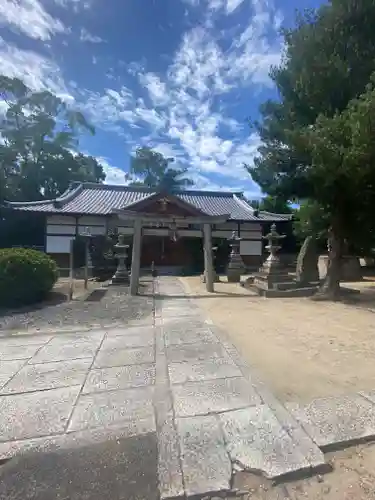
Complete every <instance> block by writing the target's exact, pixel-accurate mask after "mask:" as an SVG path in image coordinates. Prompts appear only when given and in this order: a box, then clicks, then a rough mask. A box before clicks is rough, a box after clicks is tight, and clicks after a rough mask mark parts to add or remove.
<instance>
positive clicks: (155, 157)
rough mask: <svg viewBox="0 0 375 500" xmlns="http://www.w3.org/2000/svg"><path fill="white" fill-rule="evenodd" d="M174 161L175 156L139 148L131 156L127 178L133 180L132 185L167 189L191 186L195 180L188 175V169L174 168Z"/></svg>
mask: <svg viewBox="0 0 375 500" xmlns="http://www.w3.org/2000/svg"><path fill="white" fill-rule="evenodd" d="M173 162H174V158H165V157H164V156H163V155H162V154H161V153H158V152H157V151H153V150H152V149H150V148H138V149H137V150H136V153H135V155H134V156H132V157H131V164H130V174H129V175H127V179H128V180H133V182H132V184H131V185H135V186H147V187H150V188H157V189H162V190H166V191H169V190H172V189H184V188H186V187H189V186H191V185H192V184H193V182H192V181H191V180H190V179H188V178H187V177H186V174H187V172H188V169H187V168H180V167H178V168H172V167H171V166H170V165H171V163H173ZM134 179H141V180H137V181H135V180H134Z"/></svg>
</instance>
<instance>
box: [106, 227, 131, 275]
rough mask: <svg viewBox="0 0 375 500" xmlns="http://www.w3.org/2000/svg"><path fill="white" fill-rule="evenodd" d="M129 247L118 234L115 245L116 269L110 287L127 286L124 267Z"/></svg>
mask: <svg viewBox="0 0 375 500" xmlns="http://www.w3.org/2000/svg"><path fill="white" fill-rule="evenodd" d="M128 248H129V245H125V243H124V235H123V234H120V236H119V238H118V243H116V245H115V252H116V257H117V259H118V264H117V269H116V272H115V274H114V275H113V277H112V280H111V283H110V284H111V285H129V283H130V280H129V271H128V268H127V267H126V258H127V256H128Z"/></svg>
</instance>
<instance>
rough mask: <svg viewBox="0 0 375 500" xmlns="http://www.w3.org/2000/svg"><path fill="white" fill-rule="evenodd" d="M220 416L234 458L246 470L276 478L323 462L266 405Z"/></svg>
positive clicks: (228, 446) (230, 453) (231, 455)
mask: <svg viewBox="0 0 375 500" xmlns="http://www.w3.org/2000/svg"><path fill="white" fill-rule="evenodd" d="M219 418H220V421H221V423H222V428H223V432H224V435H225V442H226V445H227V450H228V453H229V455H230V457H231V460H232V462H234V463H237V464H238V465H239V466H242V467H243V468H244V469H245V470H249V471H253V472H258V473H262V474H264V475H265V476H266V477H267V478H270V479H274V478H277V477H279V476H284V475H287V474H290V473H293V472H296V471H301V470H309V469H311V468H312V467H318V466H321V465H322V464H321V463H320V462H319V463H311V461H310V460H308V459H307V458H306V456H305V453H304V451H303V449H300V448H299V446H298V442H295V441H293V439H292V438H291V437H290V435H289V434H288V433H287V432H286V431H285V429H284V428H283V427H282V426H281V425H280V423H279V421H278V420H277V418H276V417H275V415H274V413H273V412H272V411H271V410H270V408H269V407H268V406H267V405H260V406H253V407H251V408H246V409H242V410H235V411H229V412H226V413H222V414H220V415H219Z"/></svg>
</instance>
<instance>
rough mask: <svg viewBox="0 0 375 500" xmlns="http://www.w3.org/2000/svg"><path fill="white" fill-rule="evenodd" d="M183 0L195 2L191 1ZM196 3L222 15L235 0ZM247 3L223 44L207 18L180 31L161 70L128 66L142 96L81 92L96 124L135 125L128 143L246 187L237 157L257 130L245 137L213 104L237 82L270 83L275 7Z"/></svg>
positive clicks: (276, 56)
mask: <svg viewBox="0 0 375 500" xmlns="http://www.w3.org/2000/svg"><path fill="white" fill-rule="evenodd" d="M244 1H249V2H250V0H244ZM189 3H190V4H191V5H197V4H198V1H195V0H193V1H192V0H189ZM203 3H204V4H205V5H206V9H207V12H213V11H216V12H219V11H220V12H221V14H222V15H227V14H230V13H231V12H234V10H236V9H237V8H239V7H240V5H241V4H242V1H240V0H202V1H201V3H200V5H202V4H203ZM251 3H252V6H253V12H254V15H253V17H252V18H250V20H249V22H248V23H247V24H245V25H243V26H240V27H237V26H236V27H235V31H234V35H233V36H232V34H233V33H232V32H231V39H230V45H229V48H228V39H226V38H225V36H226V33H225V32H224V33H222V35H221V37H220V36H219V37H218V35H217V34H218V31H217V30H216V28H215V22H214V21H213V23H212V24H210V23H203V24H202V25H201V26H198V27H194V28H193V29H190V30H189V31H188V32H186V33H185V34H184V35H183V38H182V41H181V44H180V47H179V48H178V50H177V51H176V53H175V55H174V58H173V61H172V63H171V64H170V66H169V68H168V70H167V72H166V74H165V75H164V76H162V75H156V74H155V73H151V72H147V71H146V70H145V69H144V64H143V63H142V64H136V63H135V64H133V65H131V66H132V70H131V74H132V76H133V77H137V78H138V81H139V83H140V85H141V86H142V87H143V88H144V91H145V96H144V97H138V98H137V97H136V95H134V94H132V93H131V92H130V91H129V90H128V89H126V90H125V91H124V89H123V88H122V90H116V89H112V90H110V89H106V90H105V92H104V94H101V95H98V94H88V95H86V109H89V110H90V113H91V115H92V117H93V118H94V121H95V122H96V123H97V125H98V126H101V127H103V128H111V129H112V130H115V129H117V130H120V129H121V128H124V127H126V125H128V126H130V127H137V128H138V136H139V138H138V137H137V142H136V141H134V140H133V145H148V146H150V147H153V148H155V149H157V150H158V151H160V152H161V153H163V154H165V155H166V156H168V157H175V158H176V159H177V160H178V162H179V163H182V164H184V165H188V166H189V167H190V169H191V172H192V175H194V178H195V179H199V183H200V185H207V183H210V182H211V181H209V177H210V176H212V175H213V174H214V175H215V176H216V177H217V176H219V177H220V176H222V177H223V179H225V181H223V185H225V183H226V184H228V183H229V184H230V185H233V184H236V183H240V184H242V185H246V184H248V185H250V186H251V180H250V178H249V175H248V173H247V172H246V171H245V169H244V167H243V164H244V163H250V164H251V162H252V161H253V158H254V156H255V155H256V152H257V148H258V146H259V145H260V141H259V137H258V136H257V134H256V133H250V129H249V133H248V135H247V136H246V130H247V125H246V123H245V122H244V123H242V124H241V123H239V122H238V121H237V120H235V119H233V118H232V117H231V116H230V114H227V112H226V109H225V107H224V106H218V102H221V101H222V99H223V97H225V96H226V95H228V94H229V93H232V94H231V97H230V99H233V92H234V91H237V90H239V88H240V87H246V88H249V87H250V86H252V87H251V88H252V92H254V91H256V88H257V86H259V87H261V86H265V85H270V84H271V82H270V79H269V76H268V72H269V69H270V66H271V65H272V64H276V63H277V62H278V61H279V60H280V54H281V43H280V40H279V39H278V38H277V31H276V30H277V29H278V27H279V26H280V22H281V15H280V13H279V12H278V11H277V10H276V9H275V8H274V7H273V4H272V3H271V2H270V1H268V3H267V2H265V1H262V0H252V2H251ZM212 19H214V17H212ZM223 42H225V43H223ZM224 47H225V49H224ZM254 85H255V87H254ZM244 113H246V111H244ZM245 118H246V116H245V115H244V120H245ZM228 131H229V134H228ZM197 182H198V181H197Z"/></svg>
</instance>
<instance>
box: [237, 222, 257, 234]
mask: <svg viewBox="0 0 375 500" xmlns="http://www.w3.org/2000/svg"><path fill="white" fill-rule="evenodd" d="M240 227H241V233H242V231H243V230H247V231H256V232H258V233H262V226H261V224H258V223H256V222H242V223H241V225H240Z"/></svg>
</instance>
